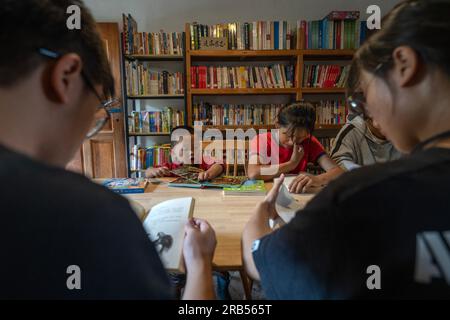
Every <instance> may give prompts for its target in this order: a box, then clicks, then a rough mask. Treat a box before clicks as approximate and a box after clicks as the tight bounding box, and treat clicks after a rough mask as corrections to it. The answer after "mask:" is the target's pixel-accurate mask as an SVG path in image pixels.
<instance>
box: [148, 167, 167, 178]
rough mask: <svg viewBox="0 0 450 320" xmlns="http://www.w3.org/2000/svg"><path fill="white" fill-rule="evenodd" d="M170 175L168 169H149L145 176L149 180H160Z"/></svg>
mask: <svg viewBox="0 0 450 320" xmlns="http://www.w3.org/2000/svg"><path fill="white" fill-rule="evenodd" d="M168 175H170V172H169V169H168V168H167V167H160V168H148V169H147V170H146V171H145V176H146V177H147V178H160V177H166V176H168Z"/></svg>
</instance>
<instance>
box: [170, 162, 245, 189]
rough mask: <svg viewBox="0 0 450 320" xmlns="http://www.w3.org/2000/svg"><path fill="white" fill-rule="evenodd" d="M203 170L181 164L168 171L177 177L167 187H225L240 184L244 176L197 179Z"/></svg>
mask: <svg viewBox="0 0 450 320" xmlns="http://www.w3.org/2000/svg"><path fill="white" fill-rule="evenodd" d="M203 171H204V170H202V169H200V168H196V167H191V166H181V167H180V168H178V169H174V170H170V172H171V173H172V174H173V175H175V176H177V177H178V178H177V179H175V180H173V181H171V182H169V184H168V186H169V187H182V188H226V187H236V186H240V185H241V184H242V183H243V182H244V181H245V180H247V179H246V178H245V177H228V176H222V177H217V178H214V179H211V180H208V181H199V180H198V174H199V173H200V172H203Z"/></svg>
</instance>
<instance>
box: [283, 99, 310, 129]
mask: <svg viewBox="0 0 450 320" xmlns="http://www.w3.org/2000/svg"><path fill="white" fill-rule="evenodd" d="M277 123H278V125H279V126H280V127H283V128H285V129H286V130H287V134H288V135H289V136H290V137H293V136H294V135H295V132H296V131H297V130H298V129H306V131H307V132H308V133H309V134H312V133H313V131H314V126H315V124H316V110H315V108H314V107H313V106H312V105H311V104H310V103H308V102H297V103H293V104H290V105H288V106H285V107H282V108H281V109H280V111H279V112H278V115H277Z"/></svg>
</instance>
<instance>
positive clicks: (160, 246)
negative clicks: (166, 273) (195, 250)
mask: <svg viewBox="0 0 450 320" xmlns="http://www.w3.org/2000/svg"><path fill="white" fill-rule="evenodd" d="M192 205H193V198H190V197H189V198H178V199H173V200H168V201H164V202H162V203H159V204H157V205H156V206H154V207H153V208H152V209H151V210H150V213H149V214H148V216H147V218H146V219H145V221H144V229H145V230H146V232H147V234H148V235H149V238H150V240H151V241H152V242H153V244H154V245H155V248H156V251H157V252H158V254H159V255H160V257H161V260H162V262H163V265H164V267H165V268H166V269H168V270H180V271H183V255H182V253H183V241H184V227H185V224H186V222H187V221H188V220H189V216H190V212H191V207H192Z"/></svg>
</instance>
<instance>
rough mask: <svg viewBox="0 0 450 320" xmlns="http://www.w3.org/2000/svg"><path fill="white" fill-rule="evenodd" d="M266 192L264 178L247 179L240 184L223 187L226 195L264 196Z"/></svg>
mask: <svg viewBox="0 0 450 320" xmlns="http://www.w3.org/2000/svg"><path fill="white" fill-rule="evenodd" d="M265 194H266V185H265V184H264V180H247V181H245V182H244V183H243V184H242V185H240V186H235V187H226V188H223V195H224V196H264V195H265Z"/></svg>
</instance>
